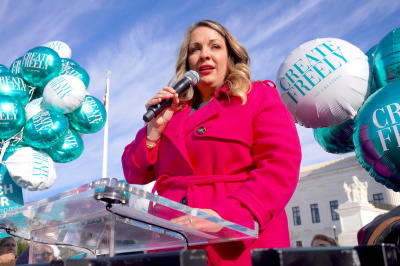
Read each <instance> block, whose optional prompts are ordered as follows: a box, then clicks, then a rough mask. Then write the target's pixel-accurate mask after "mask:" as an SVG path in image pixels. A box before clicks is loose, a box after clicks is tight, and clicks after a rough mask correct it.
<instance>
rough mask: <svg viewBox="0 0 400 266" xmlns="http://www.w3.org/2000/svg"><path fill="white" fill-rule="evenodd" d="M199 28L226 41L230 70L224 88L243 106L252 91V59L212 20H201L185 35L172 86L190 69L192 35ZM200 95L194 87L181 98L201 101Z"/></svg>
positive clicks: (224, 29) (223, 28)
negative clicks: (211, 32)
mask: <svg viewBox="0 0 400 266" xmlns="http://www.w3.org/2000/svg"><path fill="white" fill-rule="evenodd" d="M199 27H208V28H211V29H213V30H215V31H216V32H218V33H219V34H220V35H221V36H222V37H223V38H224V39H225V43H226V46H227V49H228V69H227V73H226V76H225V79H224V83H223V84H221V87H222V86H226V87H228V88H229V90H228V92H227V93H228V94H227V95H226V96H227V97H229V95H232V96H237V97H240V98H241V99H242V104H245V103H246V101H247V93H248V91H249V90H250V85H251V81H250V78H251V74H250V69H249V65H250V57H249V54H248V53H247V51H246V49H245V48H244V47H243V46H242V45H241V44H240V43H239V42H238V41H237V40H236V38H235V37H233V35H232V34H231V33H230V32H229V31H228V30H227V29H226V28H225V27H224V26H222V25H221V24H219V23H218V22H215V21H212V20H201V21H199V22H197V23H195V24H193V25H192V26H190V27H189V28H188V30H187V31H186V33H185V36H184V39H183V42H182V44H181V46H180V48H179V49H178V59H177V62H176V67H175V71H176V73H175V76H174V78H173V79H172V80H171V82H170V83H171V84H173V83H175V82H176V81H178V80H180V79H181V78H182V77H183V76H184V75H185V73H186V71H188V70H190V69H189V62H188V53H189V42H190V35H191V34H192V32H193V31H194V30H195V29H197V28H199ZM199 97H200V93H199V92H198V90H197V89H196V88H195V87H194V88H193V87H192V88H190V89H189V90H187V91H186V93H183V94H182V95H181V96H180V100H181V101H183V102H187V101H191V100H193V101H196V100H197V99H199Z"/></svg>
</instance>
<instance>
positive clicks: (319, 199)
mask: <svg viewBox="0 0 400 266" xmlns="http://www.w3.org/2000/svg"><path fill="white" fill-rule="evenodd" d="M353 183H356V184H358V185H359V186H360V187H361V188H362V187H366V188H367V193H366V194H365V196H364V195H363V194H362V193H361V191H362V189H350V187H351V186H352V184H353ZM346 188H349V189H348V190H347V192H346ZM398 205H400V194H399V193H397V192H394V191H393V190H390V189H388V188H386V187H385V186H384V185H382V184H380V183H378V182H376V181H375V179H374V178H372V177H371V176H370V175H369V174H368V172H367V171H366V170H365V169H363V168H362V166H361V164H360V163H359V162H358V160H357V158H356V157H355V156H352V157H347V158H343V159H339V160H335V161H330V162H327V163H322V164H317V165H313V166H309V167H304V168H302V169H301V173H300V180H299V184H298V186H297V189H296V191H295V193H294V195H293V197H292V199H291V201H290V202H289V204H288V205H287V207H286V212H287V215H288V220H289V228H290V236H291V246H292V247H298V246H303V247H309V246H310V242H311V239H312V237H313V236H314V235H315V234H324V235H328V236H330V237H332V238H335V237H336V239H338V241H339V244H340V245H341V246H355V245H357V232H358V230H359V229H360V228H361V227H363V226H364V225H366V224H368V223H369V222H371V221H372V220H373V219H374V218H375V217H376V216H377V215H379V214H383V213H386V212H388V211H389V210H390V209H392V208H394V207H396V206H398Z"/></svg>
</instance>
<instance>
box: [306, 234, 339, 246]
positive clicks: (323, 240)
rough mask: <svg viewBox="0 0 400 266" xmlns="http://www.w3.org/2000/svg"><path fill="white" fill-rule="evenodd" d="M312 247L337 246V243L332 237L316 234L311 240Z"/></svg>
mask: <svg viewBox="0 0 400 266" xmlns="http://www.w3.org/2000/svg"><path fill="white" fill-rule="evenodd" d="M311 246H312V247H338V246H339V243H338V242H337V241H336V240H335V239H333V238H332V237H329V236H326V235H323V234H316V235H315V236H314V237H313V239H312V240H311Z"/></svg>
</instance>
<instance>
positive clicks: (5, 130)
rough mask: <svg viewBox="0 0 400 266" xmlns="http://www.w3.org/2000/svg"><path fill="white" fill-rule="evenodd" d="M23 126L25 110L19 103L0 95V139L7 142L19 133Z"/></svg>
mask: <svg viewBox="0 0 400 266" xmlns="http://www.w3.org/2000/svg"><path fill="white" fill-rule="evenodd" d="M24 124H25V110H24V107H23V106H22V104H21V103H20V102H18V101H17V100H15V99H14V98H12V97H10V96H7V95H0V139H1V140H7V139H9V138H11V137H12V136H14V135H15V134H17V133H18V132H20V131H21V129H22V127H23V126H24Z"/></svg>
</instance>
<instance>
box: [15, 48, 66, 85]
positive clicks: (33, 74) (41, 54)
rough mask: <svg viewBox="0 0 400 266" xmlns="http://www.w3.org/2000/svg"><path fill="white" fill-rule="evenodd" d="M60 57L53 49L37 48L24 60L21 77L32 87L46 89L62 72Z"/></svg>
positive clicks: (26, 55)
mask: <svg viewBox="0 0 400 266" xmlns="http://www.w3.org/2000/svg"><path fill="white" fill-rule="evenodd" d="M61 67H62V65H61V59H60V56H59V55H58V54H57V52H56V51H54V50H53V49H51V48H48V47H44V46H39V47H35V48H33V49H31V50H29V51H28V52H26V53H25V55H24V56H23V58H22V62H21V76H22V78H23V79H24V80H25V81H26V82H27V83H28V84H29V85H31V86H34V87H44V86H45V85H46V84H47V82H49V81H50V80H51V79H53V78H55V77H56V76H58V75H59V74H60V72H61Z"/></svg>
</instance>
